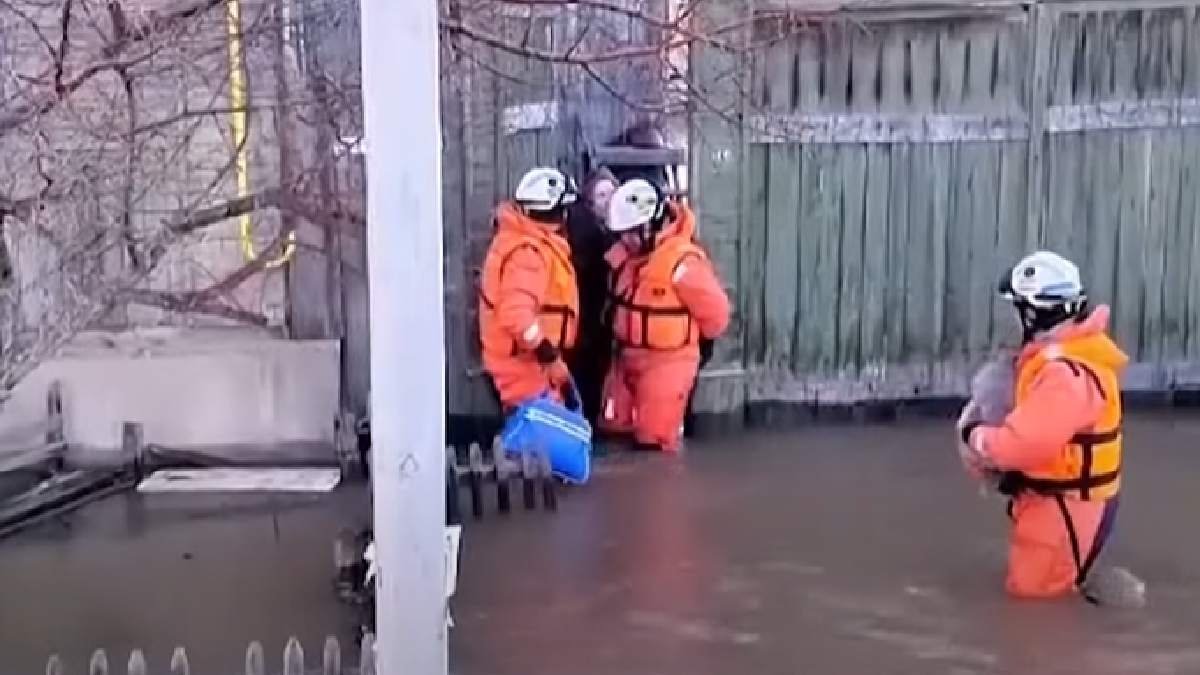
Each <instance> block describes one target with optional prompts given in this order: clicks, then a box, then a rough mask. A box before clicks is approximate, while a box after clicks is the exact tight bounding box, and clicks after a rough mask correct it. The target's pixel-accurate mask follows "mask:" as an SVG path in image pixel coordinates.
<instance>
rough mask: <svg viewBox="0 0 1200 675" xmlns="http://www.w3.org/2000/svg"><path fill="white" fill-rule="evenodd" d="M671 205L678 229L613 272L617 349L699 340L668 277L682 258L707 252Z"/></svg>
mask: <svg viewBox="0 0 1200 675" xmlns="http://www.w3.org/2000/svg"><path fill="white" fill-rule="evenodd" d="M677 208H679V209H680V211H681V215H682V217H683V219H684V222H683V223H681V224H682V225H683V226H684V227H682V228H679V229H678V230H676V231H675V232H672V233H671V234H669V235H667V236H664V237H662V238H661V239H660V240H659V242H658V244H657V245H656V246H655V248H654V250H653V251H652V252H651V253H650V255H649V256H644V257H638V258H631V259H629V260H627V261H625V263H624V264H623V265H622V266H621V267H620V268H618V269H617V270H614V274H613V276H614V279H613V289H612V293H611V301H612V311H613V321H612V326H613V338H614V339H616V341H617V344H618V345H620V346H621V347H634V348H640V349H658V350H667V349H681V348H684V347H690V346H693V345H697V344H699V342H700V331H699V329H698V328H697V326H696V323H695V321H693V319H692V315H691V312H689V311H688V308H687V306H686V305H684V304H683V301H682V300H681V299H680V298H679V294H678V293H677V292H676V291H675V282H674V279H673V278H672V277H673V276H674V274H675V271H676V270H677V269H678V268H679V265H680V264H681V263H682V262H684V260H686V259H687V258H697V259H699V260H702V261H707V260H708V256H707V255H706V254H705V253H704V249H702V248H700V246H698V245H697V244H696V243H695V242H694V241H693V240H692V236H693V233H694V226H693V225H692V223H691V221H690V213H687V212H686V211H683V209H682V207H677Z"/></svg>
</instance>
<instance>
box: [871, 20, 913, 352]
mask: <svg viewBox="0 0 1200 675" xmlns="http://www.w3.org/2000/svg"><path fill="white" fill-rule="evenodd" d="M882 61H883V63H882V64H881V65H882V68H883V88H882V91H883V100H882V101H880V108H881V109H882V110H885V111H895V112H906V111H909V110H911V105H910V102H909V100H908V96H907V94H906V92H905V82H906V81H907V79H908V77H910V75H911V71H910V70H909V68H908V41H907V39H906V38H905V33H904V32H903V31H902V29H901V27H899V26H893V27H891V28H890V29H889V30H888V31H887V34H886V36H885V37H884V41H883V57H882ZM911 153H912V145H911V144H909V143H899V144H895V145H892V146H891V148H890V152H889V157H888V166H887V177H886V180H887V183H888V189H887V195H888V201H887V204H885V205H884V207H883V208H885V209H887V226H886V227H887V247H886V253H885V255H884V260H885V265H884V274H883V278H882V283H883V285H884V286H883V297H882V300H881V302H882V304H883V321H884V324H885V331H886V336H885V338H884V339H885V345H886V347H885V348H886V354H885V355H884V357H885V359H886V361H888V362H891V363H899V362H901V361H902V360H903V359H904V356H905V351H904V349H905V342H904V322H905V315H906V314H907V310H908V306H907V302H906V300H907V294H906V292H905V289H906V288H907V287H908V283H909V268H910V266H911V265H912V262H913V261H911V260H909V259H908V258H907V256H906V255H905V253H906V248H907V244H908V195H909V185H908V173H909V167H910V163H911ZM871 168H872V169H874V168H875V164H872V165H871ZM879 179H880V180H883V177H879ZM872 180H875V179H874V178H873V179H872ZM867 273H868V274H871V270H868V272H867Z"/></svg>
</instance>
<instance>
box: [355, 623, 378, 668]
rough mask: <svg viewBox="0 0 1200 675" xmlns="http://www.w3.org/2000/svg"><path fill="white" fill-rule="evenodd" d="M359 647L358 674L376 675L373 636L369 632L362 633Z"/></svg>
mask: <svg viewBox="0 0 1200 675" xmlns="http://www.w3.org/2000/svg"><path fill="white" fill-rule="evenodd" d="M360 649H361V650H362V655H361V656H360V657H359V664H360V665H359V667H358V675H376V672H375V671H376V668H375V636H374V635H372V634H370V633H368V634H366V635H364V636H363V640H362V645H361V647H360Z"/></svg>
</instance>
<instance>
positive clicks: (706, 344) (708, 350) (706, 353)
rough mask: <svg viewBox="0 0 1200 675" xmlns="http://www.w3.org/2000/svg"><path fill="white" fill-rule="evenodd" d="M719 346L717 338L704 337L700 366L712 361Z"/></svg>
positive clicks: (701, 346)
mask: <svg viewBox="0 0 1200 675" xmlns="http://www.w3.org/2000/svg"><path fill="white" fill-rule="evenodd" d="M716 346H717V341H716V340H708V339H702V340H700V367H701V368H703V367H704V366H707V365H708V362H709V361H712V357H713V351H714V349H715V348H716Z"/></svg>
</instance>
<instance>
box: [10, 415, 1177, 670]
mask: <svg viewBox="0 0 1200 675" xmlns="http://www.w3.org/2000/svg"><path fill="white" fill-rule="evenodd" d="M948 427H949V425H948V423H946V422H912V423H902V424H891V425H884V426H866V427H854V426H837V427H823V428H813V429H808V430H804V431H799V432H794V433H786V434H770V433H755V434H745V435H742V436H738V437H734V438H725V439H720V440H714V441H711V442H706V443H704V444H695V445H693V447H692V448H691V450H690V451H689V453H688V454H687V456H686V458H685V459H684V460H682V461H679V460H672V459H667V458H660V457H648V456H622V457H618V458H613V459H610V460H608V461H606V462H604V463H603V464H602V465H601V466H599V467H598V468H597V471H596V476H595V479H594V480H593V482H592V483H591V484H590V485H588V486H586V487H584V488H582V489H579V490H575V491H573V492H571V493H570V494H569V495H566V497H565V498H564V499H563V500H562V502H561V505H560V511H559V512H558V513H556V514H548V513H544V512H540V511H539V512H523V511H521V510H520V509H519V507H518V510H517V511H516V512H515V513H513V514H512V515H511V516H509V517H507V518H500V517H497V516H495V515H494V513H493V512H492V511H493V510H492V509H489V515H488V517H487V518H486V519H485V520H483V521H482V522H468V524H467V531H466V533H465V535H464V541H463V547H464V548H463V559H462V568H461V576H460V579H459V592H458V595H457V597H456V598H455V600H454V603H453V612H454V618H455V620H456V622H457V627H456V628H455V629H454V630H453V631H452V633H451V667H452V672H454V673H457V674H459V675H539V674H542V673H545V674H547V675H550V674H556V675H557V674H568V673H569V674H578V675H609V674H611V675H657V674H662V675H674V674H677V673H688V674H689V675H698V674H706V673H712V674H714V675H742V674H745V675H759V674H774V673H779V674H796V673H818V674H820V673H832V674H840V673H872V674H874V673H888V674H895V675H935V674H938V673H947V674H952V675H966V674H968V673H981V674H991V673H997V674H1008V673H1022V674H1026V673H1028V674H1038V675H1040V674H1053V673H1063V674H1068V673H1084V672H1086V673H1089V674H1091V675H1095V674H1100V675H1107V674H1114V675H1115V674H1125V673H1138V674H1143V673H1144V674H1157V673H1200V543H1198V542H1197V537H1196V536H1195V533H1196V532H1197V529H1196V525H1195V522H1196V520H1195V517H1196V515H1197V514H1198V513H1200V490H1198V489H1197V488H1198V487H1200V416H1197V415H1192V414H1183V413H1175V414H1154V415H1138V416H1136V417H1134V418H1133V419H1132V420H1131V422H1130V424H1129V430H1128V441H1127V443H1128V447H1129V452H1128V456H1129V459H1128V476H1127V481H1126V488H1125V489H1126V492H1125V495H1126V496H1125V498H1124V501H1123V504H1122V513H1121V515H1120V522H1119V525H1118V531H1117V534H1116V539H1115V541H1114V543H1113V546H1112V548H1111V549H1110V550H1109V552H1108V553H1107V555H1106V557H1105V562H1106V563H1107V564H1118V565H1123V566H1127V567H1129V568H1131V569H1132V570H1134V571H1135V572H1136V573H1137V574H1138V575H1139V576H1141V577H1142V578H1144V579H1145V580H1146V581H1147V583H1148V585H1149V606H1148V607H1147V608H1146V609H1144V610H1140V611H1115V610H1104V609H1097V608H1094V607H1090V606H1087V605H1085V604H1084V603H1082V602H1059V603H1049V604H1026V603H1014V602H1010V601H1008V600H1006V599H1005V598H1004V596H1003V594H1002V590H1001V579H1002V574H1003V557H1004V550H1005V541H1004V537H1005V521H1004V517H1003V513H1002V511H1003V505H1002V503H1001V502H999V501H995V500H986V499H981V498H980V497H979V495H978V494H977V492H976V491H975V490H974V489H973V488H972V487H971V486H970V485H969V484H968V483H967V482H966V481H965V479H964V478H963V476H962V475H961V472H960V471H959V469H958V465H957V459H956V456H955V455H954V451H953V449H952V446H951V443H950V440H949V432H948ZM208 499H211V498H208ZM151 506H152V508H148V509H137V508H130V506H129V504H128V503H127V502H126V501H125V500H123V499H121V498H117V499H112V500H108V501H106V502H104V503H102V504H97V505H93V506H91V507H88V509H86V510H85V511H84V512H82V513H80V514H79V515H77V516H76V517H74V518H72V519H71V520H70V521H69V522H70V523H71V526H70V527H69V528H66V529H64V528H63V527H62V526H61V525H57V526H49V527H45V528H40V529H39V530H37V531H35V532H30V533H26V534H23V535H20V536H18V537H15V538H13V539H9V540H5V541H3V542H0V664H2V665H3V667H2V668H0V675H9V674H12V675H20V674H21V673H36V672H40V671H41V669H42V668H43V667H44V663H45V658H46V655H47V654H48V653H50V652H58V653H61V654H63V655H64V656H65V657H68V662H69V663H71V662H73V663H75V664H80V665H77V666H76V668H74V669H73V670H75V671H76V672H79V671H80V669H81V668H82V665H81V664H83V663H85V662H86V657H87V654H88V653H89V652H90V650H91V649H93V648H94V647H97V646H103V647H106V648H108V649H109V650H110V652H111V653H113V654H119V653H122V651H123V650H124V651H125V652H126V653H127V650H128V648H129V647H130V646H132V645H135V644H136V645H141V646H143V647H146V648H147V649H148V651H149V656H150V657H151V661H152V663H153V662H158V663H164V662H165V659H167V658H169V654H170V650H171V648H172V647H173V646H174V645H175V644H185V645H187V647H188V651H189V654H191V655H192V657H193V666H194V668H193V672H196V673H198V674H199V675H210V674H211V675H220V674H221V673H228V674H230V675H232V673H236V672H239V670H238V669H239V668H240V667H241V663H242V654H243V650H244V648H245V644H246V642H247V641H248V640H250V639H259V640H262V641H263V642H264V644H265V645H266V647H267V649H268V652H269V653H278V652H279V651H281V650H282V647H283V641H284V640H285V639H286V637H287V636H288V635H290V634H296V635H298V636H300V637H301V638H302V640H304V642H305V644H311V645H314V647H315V646H316V645H319V644H320V641H321V639H323V637H324V635H326V634H330V633H332V634H341V635H346V636H348V634H349V631H350V630H351V626H352V624H353V617H352V616H351V613H350V612H348V610H347V609H346V608H345V607H343V606H341V605H339V604H338V603H337V602H336V600H334V597H333V594H332V592H331V590H330V582H329V575H330V564H331V552H330V546H331V544H330V542H331V541H332V539H333V537H334V536H335V534H336V533H337V531H338V529H339V528H341V527H343V526H345V525H346V524H347V521H354V520H355V519H356V518H358V517H359V516H360V515H361V513H362V509H363V508H365V505H364V504H363V503H362V495H361V494H354V493H352V492H348V491H346V492H342V493H339V494H338V495H336V496H335V497H334V498H332V499H330V500H317V501H315V502H313V503H309V504H294V503H292V504H285V505H282V506H280V505H278V504H277V505H275V506H272V507H269V508H268V507H265V506H264V505H262V504H261V503H249V504H247V503H241V502H234V501H230V502H227V503H225V504H213V503H211V502H209V501H204V502H203V503H201V504H189V503H180V502H178V501H175V502H171V501H167V502H156V503H155V504H153V505H151ZM222 507H228V508H222ZM355 522H357V521H355ZM313 656H315V655H313ZM276 658H278V657H276Z"/></svg>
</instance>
